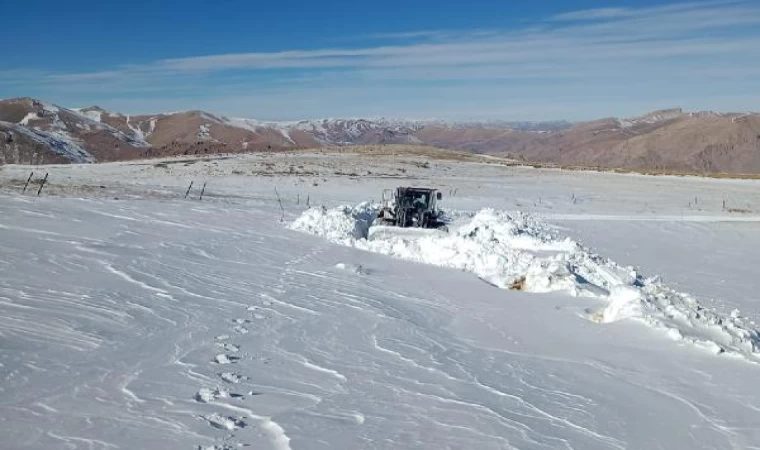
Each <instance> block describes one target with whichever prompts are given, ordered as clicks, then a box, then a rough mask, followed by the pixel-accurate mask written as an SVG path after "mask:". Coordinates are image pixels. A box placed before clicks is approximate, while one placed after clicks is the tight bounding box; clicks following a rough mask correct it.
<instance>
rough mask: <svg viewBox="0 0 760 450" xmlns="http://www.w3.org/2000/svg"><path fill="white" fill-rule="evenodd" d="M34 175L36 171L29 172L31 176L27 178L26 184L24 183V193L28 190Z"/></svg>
mask: <svg viewBox="0 0 760 450" xmlns="http://www.w3.org/2000/svg"><path fill="white" fill-rule="evenodd" d="M32 176H34V172H32V173H30V174H29V178H27V179H26V184H25V185H24V190H23V191H21V193H22V194H23V193H25V192H26V187H27V186H29V182H30V181H32Z"/></svg>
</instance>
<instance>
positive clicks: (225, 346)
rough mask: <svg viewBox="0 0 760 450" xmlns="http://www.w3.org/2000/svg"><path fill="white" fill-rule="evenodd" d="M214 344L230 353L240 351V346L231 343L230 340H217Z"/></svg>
mask: <svg viewBox="0 0 760 450" xmlns="http://www.w3.org/2000/svg"><path fill="white" fill-rule="evenodd" d="M216 345H218V346H220V347H222V348H223V349H224V351H227V352H231V353H237V352H239V351H240V346H239V345H237V344H232V343H230V342H217V343H216Z"/></svg>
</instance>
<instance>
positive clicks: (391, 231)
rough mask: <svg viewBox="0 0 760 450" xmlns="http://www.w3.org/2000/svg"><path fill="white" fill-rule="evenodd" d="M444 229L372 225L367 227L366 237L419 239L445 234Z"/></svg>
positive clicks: (374, 239)
mask: <svg viewBox="0 0 760 450" xmlns="http://www.w3.org/2000/svg"><path fill="white" fill-rule="evenodd" d="M446 234H447V232H446V230H445V229H440V228H439V229H436V228H401V227H394V226H390V225H373V226H371V227H370V228H369V233H368V235H367V239H368V240H370V241H378V240H389V239H394V238H400V239H407V240H413V239H420V238H423V237H429V236H445V235H446Z"/></svg>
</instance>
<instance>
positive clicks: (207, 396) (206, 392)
mask: <svg viewBox="0 0 760 450" xmlns="http://www.w3.org/2000/svg"><path fill="white" fill-rule="evenodd" d="M248 395H259V394H258V393H254V392H253V391H251V393H249V394H248ZM220 398H232V399H236V400H245V395H243V394H236V393H234V392H230V391H229V390H227V389H224V388H216V389H209V388H201V390H199V391H198V393H197V394H195V401H196V402H198V403H210V402H213V401H214V400H218V399H220Z"/></svg>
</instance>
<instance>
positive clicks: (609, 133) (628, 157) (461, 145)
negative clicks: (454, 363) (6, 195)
mask: <svg viewBox="0 0 760 450" xmlns="http://www.w3.org/2000/svg"><path fill="white" fill-rule="evenodd" d="M0 133H2V135H1V136H0V163H32V164H40V163H46V162H74V163H82V162H98V161H113V160H124V159H133V158H137V157H159V156H172V155H199V154H201V155H202V154H216V153H238V152H250V151H276V150H286V149H305V148H315V147H323V146H343V145H384V144H411V145H431V146H436V147H441V148H447V149H455V150H461V151H468V152H474V153H484V154H494V155H500V156H506V157H510V158H514V159H521V160H524V161H527V162H537V163H549V164H557V165H563V166H584V167H604V168H622V169H631V170H657V171H670V172H689V173H717V172H726V173H752V174H756V173H760V115H759V114H738V113H732V114H719V113H715V112H709V111H708V112H704V111H703V112H694V113H689V112H684V111H682V110H681V109H680V108H675V109H667V110H660V111H653V112H651V113H648V114H645V115H643V116H640V117H634V118H627V119H620V118H604V119H600V120H596V121H590V122H583V123H578V124H574V125H571V124H569V123H567V122H563V121H558V122H501V121H485V122H448V121H442V120H436V119H427V120H408V119H394V118H382V117H380V118H330V119H319V120H302V121H292V122H272V121H260V120H255V119H247V118H230V117H224V116H218V115H214V114H210V113H207V112H203V111H184V112H174V113H165V114H152V115H139V116H129V115H124V114H121V113H118V112H110V111H106V110H104V109H103V108H99V107H97V106H93V107H89V108H82V109H77V110H73V109H66V108H61V107H56V106H49V105H47V104H45V103H43V102H41V101H39V100H34V99H29V98H22V99H11V100H3V101H0Z"/></svg>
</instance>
